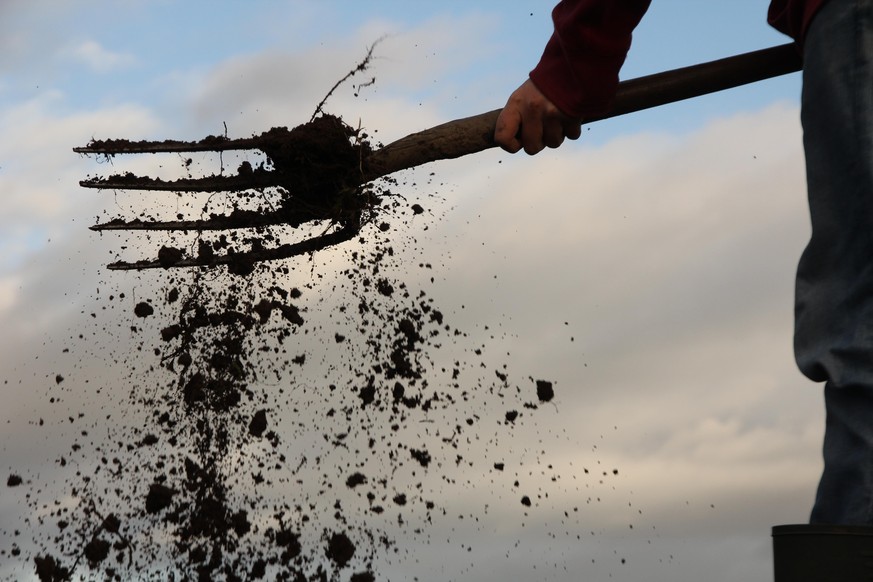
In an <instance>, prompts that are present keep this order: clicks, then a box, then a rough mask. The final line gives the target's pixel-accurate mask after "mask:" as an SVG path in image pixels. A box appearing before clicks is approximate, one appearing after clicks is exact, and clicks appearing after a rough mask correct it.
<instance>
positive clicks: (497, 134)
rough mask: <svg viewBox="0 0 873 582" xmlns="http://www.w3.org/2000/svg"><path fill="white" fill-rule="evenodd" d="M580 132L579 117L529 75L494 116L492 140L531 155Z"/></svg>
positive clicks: (556, 145) (512, 149)
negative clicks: (571, 114) (566, 110)
mask: <svg viewBox="0 0 873 582" xmlns="http://www.w3.org/2000/svg"><path fill="white" fill-rule="evenodd" d="M581 134H582V120H581V119H574V118H572V117H569V116H567V115H564V114H563V113H562V112H561V111H560V110H559V109H558V108H557V107H555V105H554V103H552V102H551V101H549V99H548V97H546V96H545V95H543V94H542V92H540V90H539V89H538V88H537V86H536V85H534V84H533V82H532V81H531V80H530V79H528V80H527V81H525V82H524V83H522V85H521V87H519V88H518V89H516V90H515V91H514V92H513V93H512V95H510V96H509V100H508V101H507V102H506V106H505V107H504V108H503V111H501V112H500V115H499V116H498V117H497V124H496V126H495V129H494V142H495V143H496V144H497V145H499V146H500V147H501V148H503V149H504V150H506V151H508V152H509V153H511V154H514V153H515V152H517V151H519V150H520V149H522V148H524V151H525V152H527V153H528V154H530V155H534V154H536V153H539V152H540V151H542V150H543V148H546V147H550V148H556V147H558V146H559V145H561V144H562V143H563V142H564V138H565V137H566V138H569V139H577V138H578V137H579V136H580V135H581Z"/></svg>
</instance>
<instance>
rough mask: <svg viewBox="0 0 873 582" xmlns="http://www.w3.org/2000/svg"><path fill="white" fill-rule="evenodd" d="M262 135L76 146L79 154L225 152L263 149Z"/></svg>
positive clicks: (114, 141)
mask: <svg viewBox="0 0 873 582" xmlns="http://www.w3.org/2000/svg"><path fill="white" fill-rule="evenodd" d="M263 142H264V139H263V138H262V137H248V138H242V139H229V138H226V137H222V136H214V135H210V136H209V137H206V138H204V139H201V140H198V141H178V140H171V139H168V140H163V141H148V140H142V141H130V140H126V139H104V140H91V142H90V143H89V144H88V145H86V146H83V147H75V148H73V151H74V152H76V153H78V154H106V155H114V154H144V153H176V152H224V151H229V150H252V149H261V145H262V144H263Z"/></svg>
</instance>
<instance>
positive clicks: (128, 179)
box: [79, 168, 281, 192]
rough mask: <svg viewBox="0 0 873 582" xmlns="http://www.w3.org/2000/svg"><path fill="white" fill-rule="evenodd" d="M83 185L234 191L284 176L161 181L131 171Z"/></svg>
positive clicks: (258, 171) (254, 173) (275, 182)
mask: <svg viewBox="0 0 873 582" xmlns="http://www.w3.org/2000/svg"><path fill="white" fill-rule="evenodd" d="M79 185H80V186H82V187H83V188H97V189H100V190H156V191H157V190H160V191H170V192H235V191H238V190H248V189H250V188H267V187H270V186H280V185H281V176H280V174H279V173H278V172H270V171H267V170H263V169H261V168H258V169H255V170H253V171H252V172H251V173H248V174H237V175H235V176H218V175H214V176H206V177H204V178H180V179H178V180H161V179H160V178H149V177H148V176H137V175H134V174H132V173H129V172H128V173H127V174H114V175H112V176H109V177H107V178H91V179H88V180H82V181H80V182H79Z"/></svg>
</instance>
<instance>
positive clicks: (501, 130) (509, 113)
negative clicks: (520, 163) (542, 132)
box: [494, 105, 521, 154]
mask: <svg viewBox="0 0 873 582" xmlns="http://www.w3.org/2000/svg"><path fill="white" fill-rule="evenodd" d="M520 128H521V112H520V111H519V110H518V109H517V108H515V107H512V106H510V105H507V106H506V107H504V108H503V110H502V111H501V112H500V115H498V116H497V123H496V124H495V126H494V143H496V144H497V145H499V146H500V147H501V148H503V149H504V150H506V151H507V152H509V153H511V154H514V153H516V152H517V151H518V150H520V149H521V141H520V140H519V139H518V133H519V129H520Z"/></svg>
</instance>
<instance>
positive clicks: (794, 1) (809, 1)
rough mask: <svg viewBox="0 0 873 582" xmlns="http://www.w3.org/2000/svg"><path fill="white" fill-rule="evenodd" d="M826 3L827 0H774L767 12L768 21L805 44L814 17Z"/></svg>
mask: <svg viewBox="0 0 873 582" xmlns="http://www.w3.org/2000/svg"><path fill="white" fill-rule="evenodd" d="M824 3H825V0H772V1H771V2H770V9H769V11H768V12H767V22H769V23H770V24H771V25H772V26H773V28H775V29H776V30H779V31H780V32H784V33H785V34H787V35H788V36H790V37H791V38H793V39H794V40H796V41H797V42H799V43H801V44H803V37H804V36H805V35H806V29H807V28H808V27H809V23H810V22H812V17H813V16H815V13H816V12H818V10H819V8H821V7H822V5H823V4H824Z"/></svg>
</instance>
